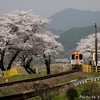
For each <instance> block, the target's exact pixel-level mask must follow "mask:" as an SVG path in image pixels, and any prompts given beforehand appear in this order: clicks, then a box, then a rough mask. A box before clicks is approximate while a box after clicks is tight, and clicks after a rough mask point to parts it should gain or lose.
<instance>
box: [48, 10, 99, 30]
mask: <svg viewBox="0 0 100 100" xmlns="http://www.w3.org/2000/svg"><path fill="white" fill-rule="evenodd" d="M48 19H51V20H52V21H51V22H50V24H49V25H48V26H47V27H48V28H53V29H57V30H64V31H66V30H68V29H70V28H74V27H86V26H91V25H94V23H97V24H98V25H99V26H100V11H94V12H93V11H88V10H77V9H71V8H69V9H65V10H63V11H60V12H58V13H56V14H54V15H52V16H51V17H49V18H48Z"/></svg>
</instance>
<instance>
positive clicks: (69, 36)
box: [58, 26, 100, 51]
mask: <svg viewBox="0 0 100 100" xmlns="http://www.w3.org/2000/svg"><path fill="white" fill-rule="evenodd" d="M97 31H98V32H100V27H98V28H97ZM93 33H94V26H88V27H80V28H78V27H76V28H72V29H69V30H68V31H66V32H64V33H63V34H61V36H60V38H59V39H58V41H59V42H61V43H62V45H63V46H64V48H65V50H66V51H69V50H72V49H74V48H76V46H77V42H79V40H80V39H81V38H85V37H86V36H88V35H90V34H93Z"/></svg>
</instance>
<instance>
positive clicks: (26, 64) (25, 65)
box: [22, 58, 36, 74]
mask: <svg viewBox="0 0 100 100" xmlns="http://www.w3.org/2000/svg"><path fill="white" fill-rule="evenodd" d="M32 60H33V58H30V59H29V60H28V61H27V62H26V63H25V59H24V61H23V64H22V65H23V67H24V68H25V70H26V71H27V72H28V74H33V73H36V72H35V70H33V69H31V68H30V64H31V62H32Z"/></svg>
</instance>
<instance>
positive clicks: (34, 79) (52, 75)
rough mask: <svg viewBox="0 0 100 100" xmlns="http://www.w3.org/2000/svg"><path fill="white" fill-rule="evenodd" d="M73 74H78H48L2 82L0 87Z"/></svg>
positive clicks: (72, 71)
mask: <svg viewBox="0 0 100 100" xmlns="http://www.w3.org/2000/svg"><path fill="white" fill-rule="evenodd" d="M75 72H79V70H71V71H67V72H61V73H57V74H50V75H46V76H42V77H37V78H30V79H24V80H18V81H10V82H3V83H0V87H3V86H10V85H14V84H19V83H23V82H26V83H27V82H35V81H39V80H45V79H49V78H53V77H58V76H63V75H67V74H71V73H75Z"/></svg>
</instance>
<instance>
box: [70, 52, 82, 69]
mask: <svg viewBox="0 0 100 100" xmlns="http://www.w3.org/2000/svg"><path fill="white" fill-rule="evenodd" d="M70 62H71V65H72V69H80V68H81V67H82V64H83V54H82V53H80V52H74V53H72V54H71V55H70Z"/></svg>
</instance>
